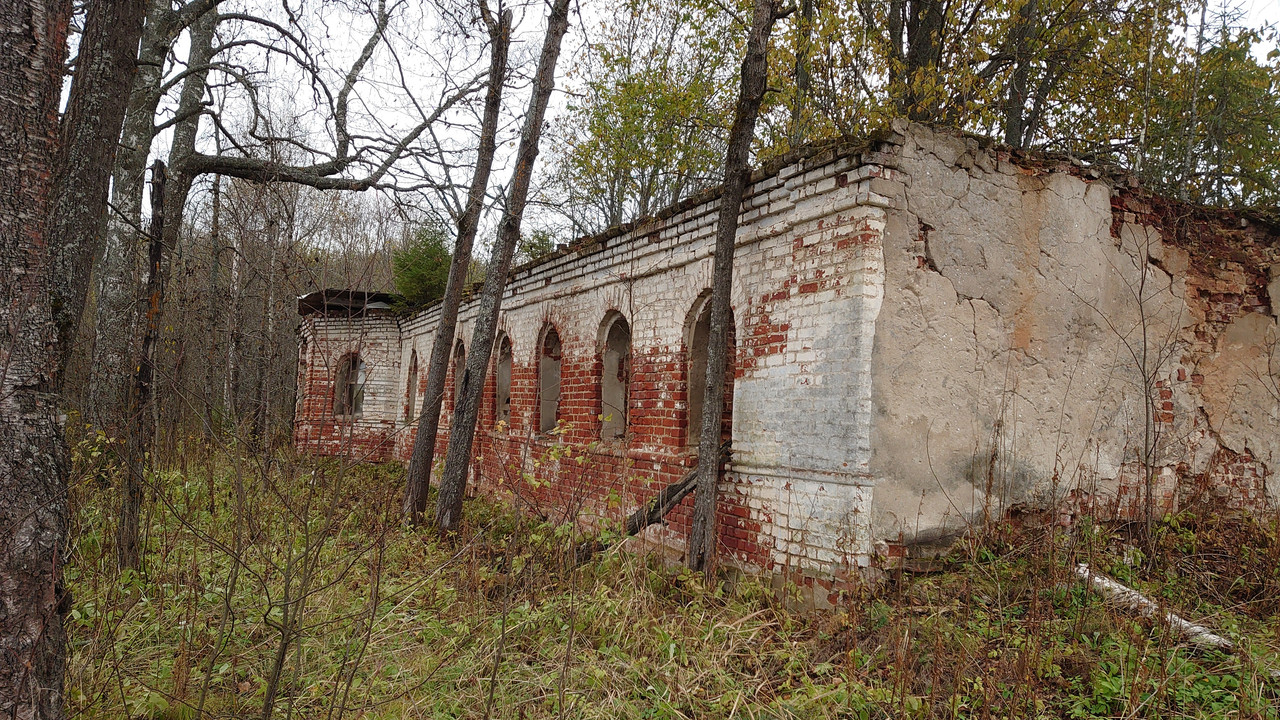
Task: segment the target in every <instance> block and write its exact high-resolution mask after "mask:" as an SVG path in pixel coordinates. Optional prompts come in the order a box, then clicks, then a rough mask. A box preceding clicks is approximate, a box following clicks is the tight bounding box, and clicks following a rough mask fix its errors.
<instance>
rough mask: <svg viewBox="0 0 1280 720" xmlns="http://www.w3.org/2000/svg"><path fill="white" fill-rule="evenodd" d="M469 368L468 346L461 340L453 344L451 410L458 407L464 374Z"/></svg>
mask: <svg viewBox="0 0 1280 720" xmlns="http://www.w3.org/2000/svg"><path fill="white" fill-rule="evenodd" d="M466 370H467V348H466V347H465V346H464V345H463V344H462V341H461V340H459V341H458V342H457V343H456V344H454V346H453V406H452V407H450V408H449V412H450V413H452V412H453V411H455V410H457V409H458V396H459V395H461V394H462V375H463V373H465V372H466Z"/></svg>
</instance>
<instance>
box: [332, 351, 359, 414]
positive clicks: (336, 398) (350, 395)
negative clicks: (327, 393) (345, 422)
mask: <svg viewBox="0 0 1280 720" xmlns="http://www.w3.org/2000/svg"><path fill="white" fill-rule="evenodd" d="M364 383H365V372H364V361H363V360H361V359H360V356H359V355H357V354H354V353H353V354H351V355H346V356H344V357H343V358H342V359H341V360H340V361H338V371H337V373H335V374H334V379H333V414H334V415H337V416H338V417H343V418H354V417H357V416H359V415H360V411H361V410H362V409H363V406H364Z"/></svg>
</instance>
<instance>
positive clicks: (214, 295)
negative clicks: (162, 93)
mask: <svg viewBox="0 0 1280 720" xmlns="http://www.w3.org/2000/svg"><path fill="white" fill-rule="evenodd" d="M212 194H213V197H212V199H211V200H210V203H211V204H212V205H213V210H212V213H211V215H212V219H211V220H210V221H209V286H208V288H207V290H206V292H205V300H206V301H207V302H208V309H207V313H208V314H207V323H208V324H207V325H206V326H205V330H204V332H205V343H206V345H205V348H206V350H205V360H206V362H207V365H206V370H205V374H204V439H205V441H206V442H211V441H212V440H213V437H214V433H215V430H216V428H217V419H216V417H215V415H214V412H213V408H214V402H213V397H214V394H215V391H214V387H213V368H214V367H216V366H217V364H218V358H217V350H218V343H217V340H216V338H217V337H218V312H219V310H220V309H221V307H222V302H223V301H222V299H221V298H219V297H218V275H219V274H220V272H221V260H222V222H221V221H222V176H221V175H214V176H213V193H212Z"/></svg>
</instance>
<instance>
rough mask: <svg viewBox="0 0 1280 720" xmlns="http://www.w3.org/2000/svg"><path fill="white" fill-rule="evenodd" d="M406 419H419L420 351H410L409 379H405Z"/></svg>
mask: <svg viewBox="0 0 1280 720" xmlns="http://www.w3.org/2000/svg"><path fill="white" fill-rule="evenodd" d="M404 394H405V403H404V421H405V422H406V423H413V422H415V421H416V420H417V419H418V351H417V349H414V350H413V351H412V352H410V353H409V379H408V380H407V381H405V389H404Z"/></svg>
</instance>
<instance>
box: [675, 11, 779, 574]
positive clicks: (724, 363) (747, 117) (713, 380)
mask: <svg viewBox="0 0 1280 720" xmlns="http://www.w3.org/2000/svg"><path fill="white" fill-rule="evenodd" d="M779 17H781V12H780V10H779V6H778V4H777V3H776V2H774V1H773V0H756V5H755V14H754V17H753V19H752V22H751V33H750V35H748V36H747V51H746V56H745V57H744V58H743V59H742V79H741V84H740V86H739V90H738V105H737V108H736V109H735V111H734V114H733V126H732V127H731V128H730V130H729V149H728V152H727V153H726V155H725V161H724V192H723V194H722V195H721V196H720V217H719V220H718V222H717V225H716V247H715V256H714V260H713V265H712V271H711V299H710V303H711V327H710V331H709V332H708V334H707V376H706V378H705V379H704V382H705V384H706V385H705V387H706V391H705V392H704V394H703V396H702V397H703V402H704V403H705V404H704V406H703V408H702V428H701V430H700V432H699V435H698V482H697V493H696V494H695V496H694V503H693V525H692V527H691V528H690V530H689V552H688V561H689V567H691V568H693V569H695V570H709V569H710V567H711V560H712V557H713V555H714V553H715V522H716V521H715V518H716V483H717V482H718V481H719V479H720V462H719V457H720V452H719V448H720V432H721V427H720V423H721V415H723V413H724V374H725V370H726V368H727V367H728V365H729V358H728V346H729V323H730V322H732V316H731V315H730V308H729V293H730V290H731V289H732V287H733V251H734V240H735V239H736V238H737V235H738V213H739V212H740V211H741V209H742V197H743V195H744V194H745V193H746V189H747V180H748V179H749V178H750V175H751V166H750V164H749V163H750V159H751V139H752V138H753V137H754V136H755V127H756V118H757V117H758V116H759V115H760V103H761V102H763V100H764V92H765V87H766V82H767V80H768V79H769V56H768V52H769V33H770V31H771V30H772V29H773V23H774V22H775V21H776V20H777V19H778V18H779ZM690 381H691V382H698V378H691V379H690Z"/></svg>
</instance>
